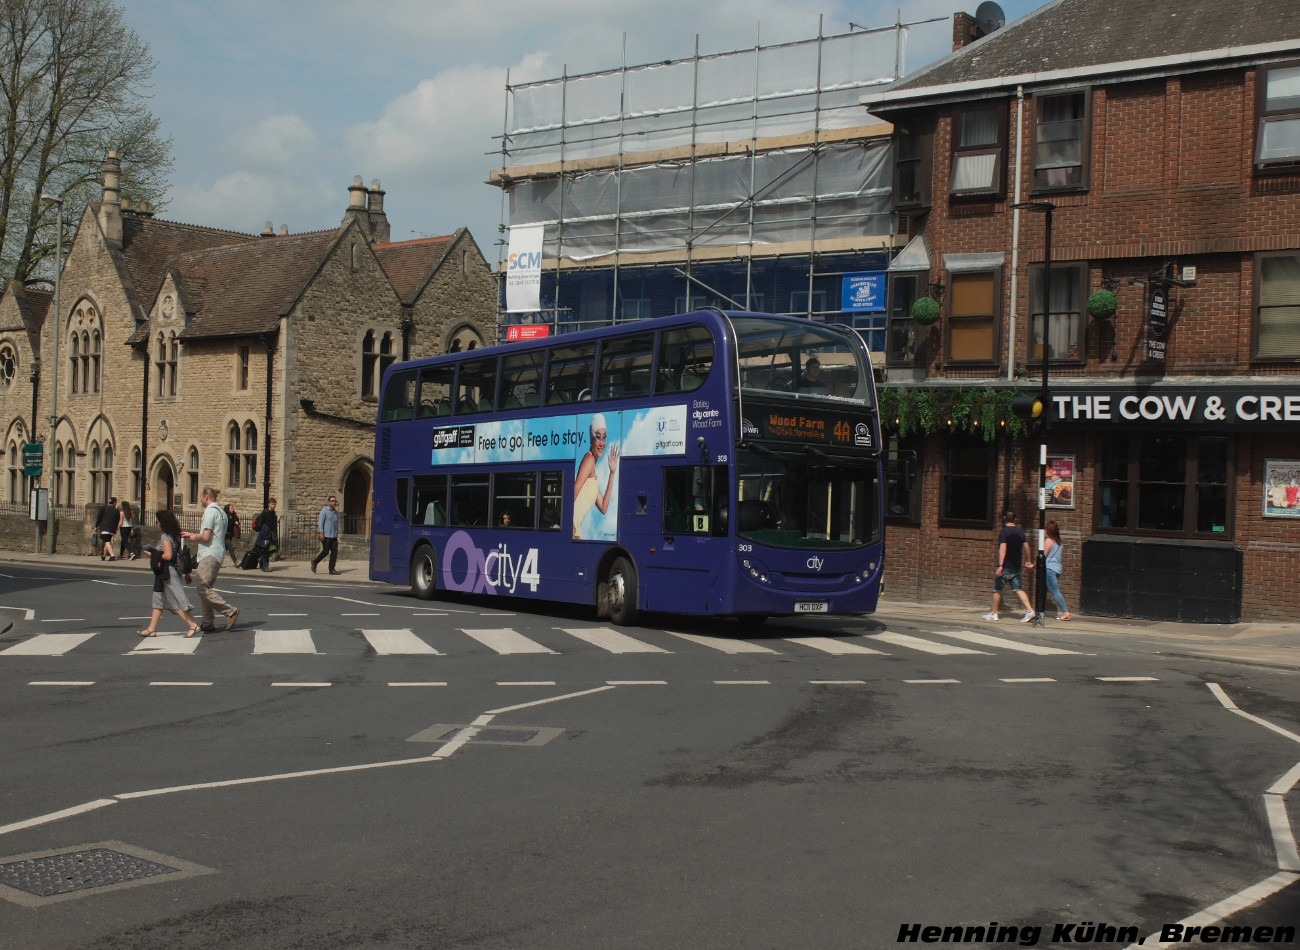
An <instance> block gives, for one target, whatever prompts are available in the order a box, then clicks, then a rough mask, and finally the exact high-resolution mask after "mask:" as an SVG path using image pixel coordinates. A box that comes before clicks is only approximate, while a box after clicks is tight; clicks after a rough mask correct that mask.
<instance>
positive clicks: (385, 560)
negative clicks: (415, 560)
mask: <svg viewBox="0 0 1300 950" xmlns="http://www.w3.org/2000/svg"><path fill="white" fill-rule="evenodd" d="M410 495H411V473H410V471H409V470H408V471H399V472H396V473H394V478H393V503H392V505H390V506H388V507H387V510H382V509H381V510H378V511H377V512H376V513H377V514H378V517H377V518H376V519H375V521H374V528H373V530H372V532H371V534H372V535H373V536H374V542H373V543H372V544H371V558H372V559H373V561H374V564H373V565H372V567H373V570H374V571H376V572H377V573H381V574H388V573H390V572H394V571H395V572H397V573H399V574H400V573H402V572H403V571H404V570H405V564H404V562H405V560H406V553H407V552H408V551H409V550H410V545H411V508H410V505H411V500H410Z"/></svg>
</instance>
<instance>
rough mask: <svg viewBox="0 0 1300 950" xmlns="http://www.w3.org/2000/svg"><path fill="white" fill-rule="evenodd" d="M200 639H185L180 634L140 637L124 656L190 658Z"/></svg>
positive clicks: (195, 637) (196, 637)
mask: <svg viewBox="0 0 1300 950" xmlns="http://www.w3.org/2000/svg"><path fill="white" fill-rule="evenodd" d="M202 639H203V638H202V637H198V636H194V637H186V636H185V635H184V634H180V633H160V634H158V636H156V637H140V638H139V640H140V642H139V643H137V644H136V645H135V649H133V650H130V651H128V652H127V653H126V656H144V655H145V654H149V653H167V654H170V655H173V656H191V655H192V654H193V653H194V651H195V650H197V649H198V648H199V641H200V640H202Z"/></svg>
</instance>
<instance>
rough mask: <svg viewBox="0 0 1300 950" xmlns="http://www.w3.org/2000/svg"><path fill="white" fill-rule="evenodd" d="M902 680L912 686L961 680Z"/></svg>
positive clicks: (958, 681)
mask: <svg viewBox="0 0 1300 950" xmlns="http://www.w3.org/2000/svg"><path fill="white" fill-rule="evenodd" d="M903 682H904V683H910V684H911V685H913V686H933V685H936V684H941V683H960V682H961V680H903Z"/></svg>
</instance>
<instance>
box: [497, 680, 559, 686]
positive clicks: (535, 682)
mask: <svg viewBox="0 0 1300 950" xmlns="http://www.w3.org/2000/svg"><path fill="white" fill-rule="evenodd" d="M497 685H498V686H554V685H555V680H498V681H497Z"/></svg>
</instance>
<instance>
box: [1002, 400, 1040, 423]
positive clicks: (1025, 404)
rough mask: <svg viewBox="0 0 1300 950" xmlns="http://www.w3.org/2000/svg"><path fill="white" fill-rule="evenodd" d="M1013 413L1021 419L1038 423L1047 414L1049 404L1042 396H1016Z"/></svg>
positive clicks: (1012, 404) (1012, 403)
mask: <svg viewBox="0 0 1300 950" xmlns="http://www.w3.org/2000/svg"><path fill="white" fill-rule="evenodd" d="M1011 411H1012V412H1013V413H1015V414H1016V415H1017V416H1019V417H1020V418H1021V419H1025V420H1027V421H1029V422H1036V421H1038V420H1039V419H1042V418H1043V416H1044V414H1045V413H1046V412H1047V402H1046V401H1045V400H1044V399H1043V397H1042V396H1041V395H1038V396H1016V397H1014V398H1013V399H1012V400H1011Z"/></svg>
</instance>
